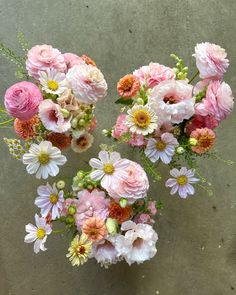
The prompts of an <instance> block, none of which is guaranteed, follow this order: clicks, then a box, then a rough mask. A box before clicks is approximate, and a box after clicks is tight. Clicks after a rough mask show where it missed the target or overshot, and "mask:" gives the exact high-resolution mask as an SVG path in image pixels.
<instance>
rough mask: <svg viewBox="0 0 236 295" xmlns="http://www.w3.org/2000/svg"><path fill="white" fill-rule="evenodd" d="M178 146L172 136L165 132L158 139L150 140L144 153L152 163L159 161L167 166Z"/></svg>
mask: <svg viewBox="0 0 236 295" xmlns="http://www.w3.org/2000/svg"><path fill="white" fill-rule="evenodd" d="M178 145H179V144H178V141H177V139H176V138H175V137H174V136H173V134H171V133H168V132H165V133H163V134H162V135H161V136H160V138H159V139H155V138H150V139H149V140H148V142H147V147H146V149H145V152H144V153H145V155H146V156H147V157H148V158H149V160H150V161H151V162H153V163H155V162H156V161H157V160H159V159H161V161H162V162H163V163H164V164H169V163H170V162H171V159H172V157H173V155H174V154H175V148H176V147H177V146H178Z"/></svg>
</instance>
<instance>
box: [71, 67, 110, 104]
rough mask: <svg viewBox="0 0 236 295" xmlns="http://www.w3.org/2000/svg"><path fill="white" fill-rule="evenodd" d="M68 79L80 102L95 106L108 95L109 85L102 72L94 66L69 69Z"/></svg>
mask: <svg viewBox="0 0 236 295" xmlns="http://www.w3.org/2000/svg"><path fill="white" fill-rule="evenodd" d="M67 79H68V80H69V82H70V83H71V87H72V90H73V93H74V95H75V97H76V98H77V99H78V101H80V102H84V103H87V104H95V103H96V102H97V101H98V100H101V99H102V98H104V97H105V96H106V94H107V83H106V81H105V79H104V76H103V74H102V72H101V71H100V70H99V69H98V68H97V67H94V66H92V65H87V64H80V65H75V66H74V67H73V68H71V69H69V71H68V73H67Z"/></svg>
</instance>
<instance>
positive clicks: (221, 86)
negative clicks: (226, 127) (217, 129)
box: [195, 81, 234, 122]
mask: <svg viewBox="0 0 236 295" xmlns="http://www.w3.org/2000/svg"><path fill="white" fill-rule="evenodd" d="M233 105H234V98H233V94H232V90H231V88H230V86H229V85H228V84H227V83H225V82H220V81H212V82H210V84H209V85H208V88H207V91H206V97H205V98H203V99H202V101H201V102H200V103H197V104H196V105H195V112H196V114H197V115H200V116H207V115H210V116H212V117H214V118H215V119H216V120H217V121H218V122H220V121H222V120H223V119H225V118H226V117H227V116H228V115H229V114H230V113H231V111H232V109H233Z"/></svg>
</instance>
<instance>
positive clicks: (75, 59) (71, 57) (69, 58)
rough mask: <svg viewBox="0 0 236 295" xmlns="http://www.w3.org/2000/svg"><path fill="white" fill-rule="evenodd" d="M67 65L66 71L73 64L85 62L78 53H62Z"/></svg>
mask: <svg viewBox="0 0 236 295" xmlns="http://www.w3.org/2000/svg"><path fill="white" fill-rule="evenodd" d="M63 56H64V58H65V62H66V66H67V71H68V70H69V69H71V68H73V66H75V65H79V64H85V61H84V60H83V59H82V58H81V57H80V56H78V55H76V54H74V53H64V54H63Z"/></svg>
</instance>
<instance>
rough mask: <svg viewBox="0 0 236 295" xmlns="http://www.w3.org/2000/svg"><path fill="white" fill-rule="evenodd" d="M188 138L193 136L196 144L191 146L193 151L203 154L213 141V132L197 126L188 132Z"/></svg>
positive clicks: (214, 136)
mask: <svg viewBox="0 0 236 295" xmlns="http://www.w3.org/2000/svg"><path fill="white" fill-rule="evenodd" d="M190 138H195V139H196V140H197V144H196V145H195V146H191V149H192V151H193V152H195V153H197V154H204V153H206V152H208V151H209V149H210V148H211V147H212V146H213V145H214V143H215V138H216V135H215V132H214V131H212V130H211V129H209V128H197V129H195V130H194V131H192V133H191V134H190Z"/></svg>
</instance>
